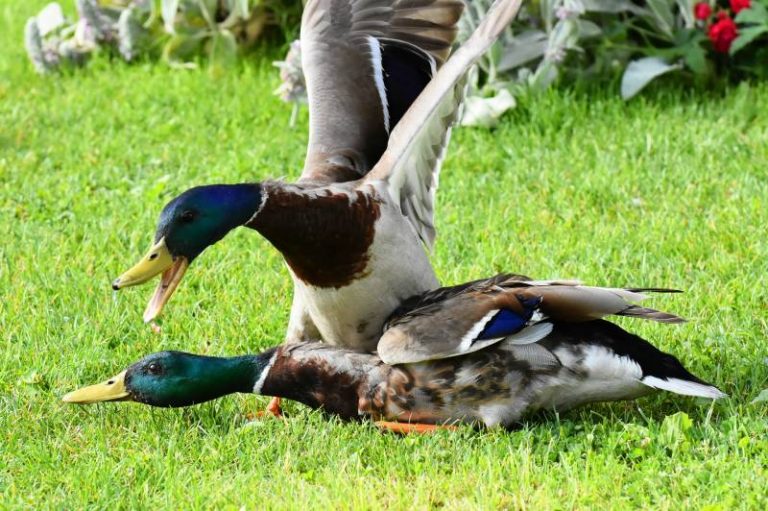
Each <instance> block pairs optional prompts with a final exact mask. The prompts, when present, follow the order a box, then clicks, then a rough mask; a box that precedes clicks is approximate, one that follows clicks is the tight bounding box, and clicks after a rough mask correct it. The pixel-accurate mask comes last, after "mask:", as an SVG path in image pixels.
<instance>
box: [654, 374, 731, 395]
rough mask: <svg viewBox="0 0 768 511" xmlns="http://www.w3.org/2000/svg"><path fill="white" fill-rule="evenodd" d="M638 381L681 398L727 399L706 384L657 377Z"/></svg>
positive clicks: (719, 391) (716, 389) (713, 387)
mask: <svg viewBox="0 0 768 511" xmlns="http://www.w3.org/2000/svg"><path fill="white" fill-rule="evenodd" d="M640 381H641V382H642V383H643V384H645V385H647V386H649V387H651V388H654V389H661V390H667V391H669V392H674V393H675V394H681V395H683V396H695V397H705V398H709V399H721V398H724V397H728V395H727V394H725V393H724V392H722V391H721V390H720V389H718V388H717V387H715V386H714V385H709V384H708V383H706V382H696V381H692V380H683V379H680V378H661V377H658V376H645V377H643V378H642V379H641V380H640Z"/></svg>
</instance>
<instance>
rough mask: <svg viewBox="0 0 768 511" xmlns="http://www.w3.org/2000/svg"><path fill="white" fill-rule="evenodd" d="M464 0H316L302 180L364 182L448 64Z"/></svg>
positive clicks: (310, 24) (307, 63)
mask: <svg viewBox="0 0 768 511" xmlns="http://www.w3.org/2000/svg"><path fill="white" fill-rule="evenodd" d="M463 5H464V4H463V3H462V1H461V0H310V1H309V2H308V3H307V5H306V7H305V9H304V15H303V17H302V25H301V52H302V66H303V68H304V75H305V79H306V83H307V94H308V98H309V117H310V118H309V125H310V126H309V146H308V149H307V158H306V161H305V163H304V171H303V173H302V178H303V179H316V180H325V181H346V180H350V179H358V178H360V177H361V176H362V175H363V174H365V173H366V172H368V171H369V170H370V169H371V167H372V166H373V165H374V164H375V163H376V162H377V161H378V160H379V158H380V157H381V154H382V153H383V152H384V150H385V148H386V147H387V140H388V139H389V134H390V131H391V130H392V128H394V127H395V126H396V125H397V124H398V121H399V120H400V118H401V117H402V116H403V114H404V113H405V111H406V110H407V109H408V107H409V106H410V105H411V103H412V102H413V101H414V100H415V99H416V97H417V96H418V95H419V94H420V93H421V91H422V90H423V89H424V87H425V86H426V84H427V83H428V82H429V80H430V79H431V78H432V76H433V74H434V73H435V71H436V69H437V68H438V67H440V66H441V65H442V63H443V62H444V60H445V59H446V57H447V56H448V53H449V51H450V48H451V44H452V43H453V40H454V38H455V36H456V22H457V21H458V19H459V17H460V16H461V12H462V9H463Z"/></svg>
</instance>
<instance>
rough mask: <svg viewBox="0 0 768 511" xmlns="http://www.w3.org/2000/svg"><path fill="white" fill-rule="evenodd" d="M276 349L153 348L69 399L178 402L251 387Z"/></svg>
mask: <svg viewBox="0 0 768 511" xmlns="http://www.w3.org/2000/svg"><path fill="white" fill-rule="evenodd" d="M271 355H272V353H271V352H269V353H264V354H262V355H253V356H243V357H231V358H218V357H205V356H201V355H193V354H190V353H183V352H180V351H163V352H160V353H153V354H152V355H148V356H146V357H144V358H143V359H141V360H139V361H138V362H136V363H135V364H133V365H132V366H131V367H129V368H128V369H126V370H125V371H123V372H121V373H120V374H118V375H116V376H114V377H112V378H110V379H109V380H107V381H105V382H103V383H99V384H96V385H91V386H89V387H84V388H82V389H79V390H76V391H74V392H70V393H69V394H67V395H66V396H64V397H63V398H62V399H63V400H64V401H65V402H67V403H76V404H91V403H100V402H105V401H136V402H139V403H144V404H147V405H151V406H161V407H179V406H189V405H194V404H197V403H203V402H205V401H210V400H211V399H216V398H218V397H221V396H225V395H227V394H232V393H235V392H252V391H253V389H254V385H255V383H256V382H257V381H258V380H259V377H260V376H261V373H262V372H263V371H264V370H265V368H266V367H267V365H268V361H269V358H270V357H271Z"/></svg>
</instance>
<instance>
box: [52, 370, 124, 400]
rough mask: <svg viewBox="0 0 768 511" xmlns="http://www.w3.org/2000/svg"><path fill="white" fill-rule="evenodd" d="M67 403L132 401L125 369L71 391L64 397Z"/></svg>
mask: <svg viewBox="0 0 768 511" xmlns="http://www.w3.org/2000/svg"><path fill="white" fill-rule="evenodd" d="M61 400H62V401H64V402H65V403H73V404H78V405H87V404H91V403H101V402H104V401H132V399H131V397H130V395H129V393H128V391H127V390H126V388H125V371H123V372H122V373H120V374H118V375H117V376H113V377H112V378H110V379H109V380H107V381H105V382H103V383H98V384H96V385H91V386H90V387H83V388H82V389H78V390H76V391H74V392H70V393H69V394H67V395H66V396H64V397H63V398H61Z"/></svg>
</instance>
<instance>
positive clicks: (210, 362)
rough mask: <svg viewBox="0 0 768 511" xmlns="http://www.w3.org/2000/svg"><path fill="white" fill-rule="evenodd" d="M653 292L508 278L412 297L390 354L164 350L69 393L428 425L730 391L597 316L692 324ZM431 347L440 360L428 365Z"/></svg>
mask: <svg viewBox="0 0 768 511" xmlns="http://www.w3.org/2000/svg"><path fill="white" fill-rule="evenodd" d="M642 291H667V290H661V289H648V290H639V289H611V288H594V287H586V286H581V285H578V284H577V283H575V282H533V281H525V280H521V279H520V278H518V277H517V276H509V275H500V276H497V277H495V278H493V279H488V280H484V281H478V282H472V283H469V284H465V285H463V286H457V287H453V288H443V289H439V290H436V291H433V292H430V293H425V294H423V295H421V296H418V297H415V298H413V299H411V300H409V301H407V302H406V303H404V304H403V305H402V307H401V308H400V309H398V310H397V311H396V312H395V313H394V314H393V316H392V317H391V318H390V320H389V322H388V323H387V327H386V330H385V332H384V334H383V336H382V338H381V340H380V342H379V353H378V355H377V354H371V353H360V352H354V351H351V350H348V349H344V348H340V347H335V346H331V345H328V344H326V343H321V342H301V343H294V344H287V345H283V346H279V347H277V348H273V349H270V350H267V351H265V352H263V353H261V354H258V355H246V356H239V357H231V358H216V357H206V356H200V355H192V354H189V353H181V352H176V351H165V352H161V353H155V354H152V355H149V356H147V357H145V358H143V359H142V360H140V361H139V362H137V363H135V364H133V365H132V366H130V367H129V368H128V369H126V370H125V371H123V372H121V373H120V374H118V375H117V376H115V377H113V378H110V379H109V380H107V381H106V382H104V383H101V384H98V385H93V386H90V387H86V388H83V389H80V390H77V391H75V392H72V393H70V394H67V395H66V396H64V398H63V399H64V401H66V402H69V403H80V404H86V403H96V402H102V401H137V402H140V403H144V404H148V405H152V406H161V407H178V406H189V405H193V404H197V403H202V402H205V401H208V400H211V399H216V398H218V397H221V396H224V395H226V394H231V393H236V392H243V393H251V392H252V393H256V394H263V395H267V396H276V397H283V398H288V399H293V400H296V401H299V402H301V403H304V404H306V405H308V406H310V407H312V408H320V409H323V410H325V411H326V412H329V413H332V414H335V415H338V416H340V417H342V418H344V419H362V418H372V419H374V420H377V421H379V422H378V424H379V425H380V426H381V427H382V428H385V429H391V430H394V431H398V432H425V431H432V430H434V429H436V428H441V427H446V425H448V426H450V425H455V424H458V423H469V424H476V425H484V426H487V427H493V426H508V425H511V424H513V423H515V422H517V421H519V420H520V419H521V418H522V417H524V416H525V415H526V414H528V413H530V412H533V411H535V410H539V409H554V410H567V409H570V408H573V407H575V406H579V405H582V404H586V403H592V402H596V401H611V400H623V399H633V398H637V397H640V396H642V395H645V394H648V393H650V392H652V391H653V390H654V389H663V390H667V391H670V392H674V393H677V394H682V395H686V396H699V397H705V398H710V399H717V398H721V397H724V396H725V394H723V393H722V392H721V391H720V390H718V389H717V388H716V387H714V386H712V385H710V384H709V383H706V382H705V381H703V380H701V379H699V378H697V377H696V376H694V375H693V374H691V373H690V372H688V371H687V370H686V369H685V367H683V365H682V364H681V363H680V361H679V360H678V359H677V358H675V357H674V356H672V355H670V354H667V353H664V352H662V351H660V350H658V349H656V348H655V347H654V346H652V345H651V344H650V343H648V342H647V341H645V340H643V339H641V338H640V337H638V336H636V335H633V334H630V333H628V332H626V331H625V330H623V329H621V328H620V327H618V326H617V325H615V324H612V323H609V322H607V321H605V320H602V319H598V318H601V317H604V316H606V315H611V314H613V315H620V316H628V317H635V318H641V319H650V320H654V321H659V322H665V323H676V322H681V321H682V319H680V318H679V317H677V316H674V315H672V314H668V313H665V312H660V311H657V310H654V309H649V308H645V307H640V306H638V305H634V304H631V303H630V301H635V300H639V299H642V298H644V295H642V294H641V292H642ZM423 350H429V353H430V354H431V355H432V356H433V357H434V358H432V359H429V360H424V354H423V353H422V351H423ZM412 360H419V361H416V362H412Z"/></svg>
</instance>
